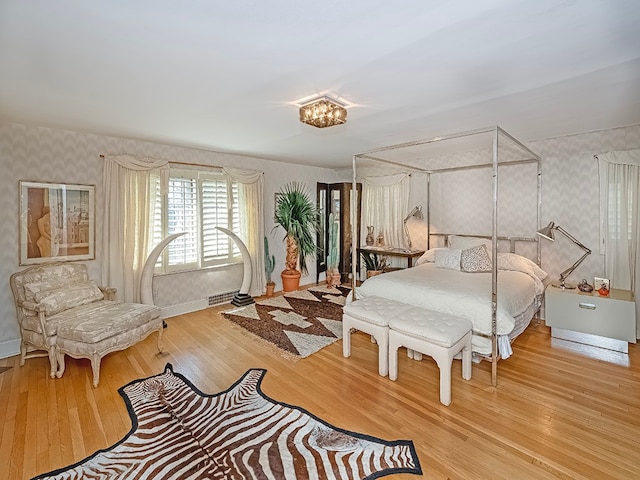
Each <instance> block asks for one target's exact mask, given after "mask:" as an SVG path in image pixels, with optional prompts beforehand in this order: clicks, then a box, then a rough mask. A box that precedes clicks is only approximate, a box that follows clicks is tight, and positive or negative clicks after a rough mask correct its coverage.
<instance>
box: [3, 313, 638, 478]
mask: <svg viewBox="0 0 640 480" xmlns="http://www.w3.org/2000/svg"><path fill="white" fill-rule="evenodd" d="M227 308H228V306H223V307H214V308H209V309H207V310H204V311H200V312H195V313H192V314H188V315H183V316H178V317H173V318H170V319H168V320H167V323H168V325H169V326H168V328H167V329H166V330H165V331H164V346H165V353H164V354H158V353H157V350H156V337H155V336H151V337H149V338H147V339H146V340H145V341H143V342H142V343H140V344H139V345H136V346H134V347H131V348H129V349H128V350H126V351H124V352H117V353H114V354H111V355H109V356H107V357H106V358H105V359H104V360H103V362H102V368H101V375H100V385H99V387H98V388H95V389H94V388H93V387H92V386H91V366H90V363H89V361H88V360H75V359H71V358H68V359H67V370H66V372H65V374H64V376H63V378H61V379H50V378H49V376H48V359H47V358H46V357H44V358H37V359H31V360H27V362H26V364H25V365H24V366H23V367H20V366H19V358H18V357H12V358H7V359H3V360H0V367H1V366H7V367H13V368H11V369H9V370H6V371H5V372H3V373H1V374H0V478H7V479H23V478H30V477H32V476H34V475H36V474H39V473H43V472H45V471H48V470H51V469H55V468H59V467H62V466H64V465H66V464H70V463H73V462H76V461H78V460H81V459H82V458H83V457H84V456H86V455H89V454H91V453H92V452H93V451H95V450H97V449H101V448H105V447H108V446H109V445H111V444H113V443H115V442H117V441H118V440H119V439H121V438H122V437H123V436H124V435H126V434H127V433H128V431H129V429H130V428H131V423H130V420H129V417H128V414H127V411H126V408H125V405H124V402H123V401H122V399H121V398H120V396H119V394H118V392H117V390H118V388H119V387H121V386H123V385H125V384H126V383H128V382H130V381H132V380H135V379H137V378H141V377H145V376H149V375H154V374H157V373H160V372H161V371H162V369H163V368H164V366H165V364H166V363H167V362H170V363H171V364H173V366H174V369H175V371H177V372H179V373H181V374H183V375H185V376H186V377H187V378H189V379H190V380H191V381H192V382H193V383H194V384H195V385H196V386H197V387H198V388H199V389H201V390H202V391H204V392H209V393H214V392H218V391H221V390H224V389H226V388H228V387H229V386H230V385H231V384H232V383H234V382H235V381H236V380H237V379H238V378H239V377H240V376H241V375H242V374H243V373H244V372H245V371H246V370H248V369H249V368H256V367H258V368H266V369H267V370H268V373H267V375H266V377H265V379H264V381H263V383H262V389H263V391H264V392H265V394H267V395H268V396H270V397H271V398H273V399H275V400H279V401H282V402H285V403H289V404H294V405H298V406H300V407H303V408H305V409H307V410H309V411H310V412H311V413H313V414H315V415H317V416H319V417H321V418H322V419H324V420H325V421H327V422H329V423H331V424H333V425H335V426H338V427H341V428H344V429H347V430H353V431H357V432H361V433H365V434H369V435H374V436H378V437H382V438H385V439H389V440H391V439H411V440H413V441H414V444H415V446H416V449H417V452H418V455H419V457H420V461H421V463H422V467H423V470H424V472H425V474H424V478H428V479H466V480H468V479H489V478H491V479H504V480H511V479H523V480H527V479H532V480H533V479H536V480H538V479H542V480H544V479H557V478H562V479H598V480H609V479H610V480H614V479H615V480H621V479H622V480H624V479H635V478H640V474H639V473H638V472H640V347H638V346H636V345H631V346H630V350H629V354H628V355H624V354H618V353H615V352H609V351H602V350H599V349H596V348H593V347H587V346H581V345H578V344H571V343H569V342H563V341H558V340H554V339H551V338H550V336H549V331H548V329H547V328H546V327H545V326H544V324H533V325H532V326H530V327H529V329H527V331H526V332H525V333H524V334H522V335H521V336H520V337H519V338H518V339H517V340H516V341H515V342H514V344H513V348H514V356H513V357H512V358H510V359H508V360H504V361H501V362H500V364H499V367H498V386H497V387H495V388H494V387H491V385H490V381H491V371H490V370H491V369H490V367H491V366H490V364H489V363H488V362H482V363H480V364H474V366H473V378H472V379H471V380H470V381H469V382H465V381H464V380H463V379H462V377H461V368H460V362H459V361H455V362H454V365H453V379H452V399H453V403H452V404H451V406H450V407H444V406H442V405H441V404H440V403H439V400H438V399H439V393H438V369H437V366H436V365H435V363H434V362H433V361H431V360H430V359H429V358H425V359H424V360H423V361H422V362H415V361H413V360H409V359H408V358H407V357H406V355H405V354H404V351H403V350H402V351H401V352H400V357H399V378H398V380H397V381H396V382H391V381H390V380H389V379H388V378H382V377H380V376H378V375H377V373H376V372H377V345H374V344H372V343H371V341H370V339H369V337H368V336H367V335H364V334H362V333H355V334H353V336H352V342H353V345H352V356H351V357H350V358H348V359H346V358H343V357H342V342H336V343H334V344H332V345H330V346H328V347H326V348H324V349H323V350H321V351H320V352H318V353H316V354H314V355H312V356H310V357H308V358H306V359H303V360H299V361H297V362H294V361H291V360H289V359H286V358H284V357H282V356H280V355H279V354H278V352H277V351H275V350H273V349H272V348H269V347H268V346H265V345H264V344H263V343H261V342H258V341H255V338H254V337H252V336H251V335H248V334H246V333H245V332H243V331H242V330H240V329H238V328H237V327H235V326H234V325H232V324H231V322H229V321H228V320H225V319H224V318H223V317H222V316H221V315H219V312H220V311H222V310H224V309H227ZM390 478H398V479H400V478H407V479H409V478H416V477H415V476H413V475H396V476H393V477H390Z"/></svg>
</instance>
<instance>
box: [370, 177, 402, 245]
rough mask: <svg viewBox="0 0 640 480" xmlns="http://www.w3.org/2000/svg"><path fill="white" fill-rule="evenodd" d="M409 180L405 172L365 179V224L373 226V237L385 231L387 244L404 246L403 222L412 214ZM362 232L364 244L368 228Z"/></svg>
mask: <svg viewBox="0 0 640 480" xmlns="http://www.w3.org/2000/svg"><path fill="white" fill-rule="evenodd" d="M409 179H410V177H409V175H407V174H404V173H401V174H398V175H388V176H384V177H368V178H365V179H363V182H362V225H363V226H364V227H366V226H369V225H373V227H374V237H377V236H378V234H379V233H380V232H382V234H383V235H384V242H385V245H386V246H392V247H398V248H403V247H404V246H405V238H404V227H403V223H402V222H403V220H404V217H405V216H406V215H407V213H409V193H410V192H409V191H410V185H409ZM361 231H362V238H361V239H360V241H361V245H365V239H366V234H367V229H366V228H362V229H361Z"/></svg>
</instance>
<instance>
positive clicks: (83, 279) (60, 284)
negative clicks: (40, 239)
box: [24, 265, 89, 303]
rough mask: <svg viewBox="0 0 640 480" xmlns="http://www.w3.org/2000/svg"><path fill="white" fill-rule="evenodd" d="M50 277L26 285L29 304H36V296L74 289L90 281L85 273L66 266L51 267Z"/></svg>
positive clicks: (45, 276) (25, 292) (42, 277)
mask: <svg viewBox="0 0 640 480" xmlns="http://www.w3.org/2000/svg"><path fill="white" fill-rule="evenodd" d="M49 271H50V272H51V274H50V275H39V277H40V278H39V279H37V280H33V281H30V282H27V283H25V284H24V297H25V300H27V301H28V302H36V303H37V300H36V295H38V294H42V293H45V292H52V291H54V290H61V289H63V288H73V287H74V286H75V285H76V284H84V283H87V282H88V281H89V280H88V278H87V274H86V272H85V271H77V270H76V269H73V268H70V267H68V266H66V265H57V266H55V267H50V268H49Z"/></svg>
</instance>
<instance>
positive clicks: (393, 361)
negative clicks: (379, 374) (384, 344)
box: [389, 335, 400, 381]
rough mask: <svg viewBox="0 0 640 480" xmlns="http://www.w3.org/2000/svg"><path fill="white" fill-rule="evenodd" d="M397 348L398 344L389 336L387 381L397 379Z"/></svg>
mask: <svg viewBox="0 0 640 480" xmlns="http://www.w3.org/2000/svg"><path fill="white" fill-rule="evenodd" d="M398 348H400V344H399V343H398V342H396V341H395V340H394V339H393V338H391V335H389V380H394V381H395V380H397V378H398Z"/></svg>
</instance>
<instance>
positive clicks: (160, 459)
mask: <svg viewBox="0 0 640 480" xmlns="http://www.w3.org/2000/svg"><path fill="white" fill-rule="evenodd" d="M265 374H266V370H262V369H252V370H248V371H247V373H245V374H244V376H243V377H242V378H240V380H238V381H237V382H236V383H235V384H234V385H232V386H231V387H230V388H229V389H228V390H225V391H224V392H221V393H218V394H214V395H207V394H204V393H202V392H200V391H199V390H198V389H197V388H196V387H195V386H193V384H191V382H189V380H187V379H186V378H185V377H183V376H182V375H180V374H179V373H174V371H173V367H172V366H171V364H167V366H166V367H165V371H164V373H161V374H159V375H156V376H153V377H149V378H147V379H144V380H136V381H133V382H131V383H129V384H128V385H126V386H124V387H122V388H121V389H120V390H119V392H120V394H121V395H122V396H123V398H124V400H125V402H126V404H127V408H128V410H129V415H130V416H131V423H132V424H133V426H132V428H131V431H130V432H129V434H128V435H127V436H126V437H125V438H123V439H122V440H121V441H120V442H118V443H117V444H116V445H114V446H113V447H111V448H109V449H107V450H99V451H97V452H96V453H94V454H93V455H92V456H90V457H88V458H86V459H85V460H82V461H81V462H79V463H77V464H75V465H71V466H69V467H67V468H64V469H60V470H56V471H54V472H50V473H47V474H44V475H40V476H38V477H35V478H37V479H44V478H47V479H49V478H50V479H79V478H109V479H112V480H115V479H125V478H126V479H133V478H135V479H140V480H143V479H157V480H162V479H171V480H174V479H221V480H222V479H229V480H230V479H238V480H240V479H268V478H272V479H284V478H287V479H310V478H317V479H325V478H335V479H354V480H355V479H373V478H379V477H382V476H385V475H390V474H393V473H413V474H416V475H421V474H422V469H421V467H420V463H419V460H418V457H417V455H416V452H415V448H414V446H413V442H411V441H409V440H396V441H391V442H389V441H385V440H380V439H378V438H375V437H371V436H368V435H362V434H359V433H354V432H349V431H347V430H342V429H339V428H336V427H333V426H331V425H329V424H328V423H326V422H324V421H322V420H321V419H319V418H317V417H315V416H314V415H312V414H311V413H309V412H307V411H306V410H304V409H302V408H299V407H294V406H290V405H287V404H283V403H280V402H276V401H274V400H272V399H270V398H268V397H267V396H266V395H264V393H263V392H262V390H261V388H260V383H261V382H262V379H263V377H264V375H265Z"/></svg>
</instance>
